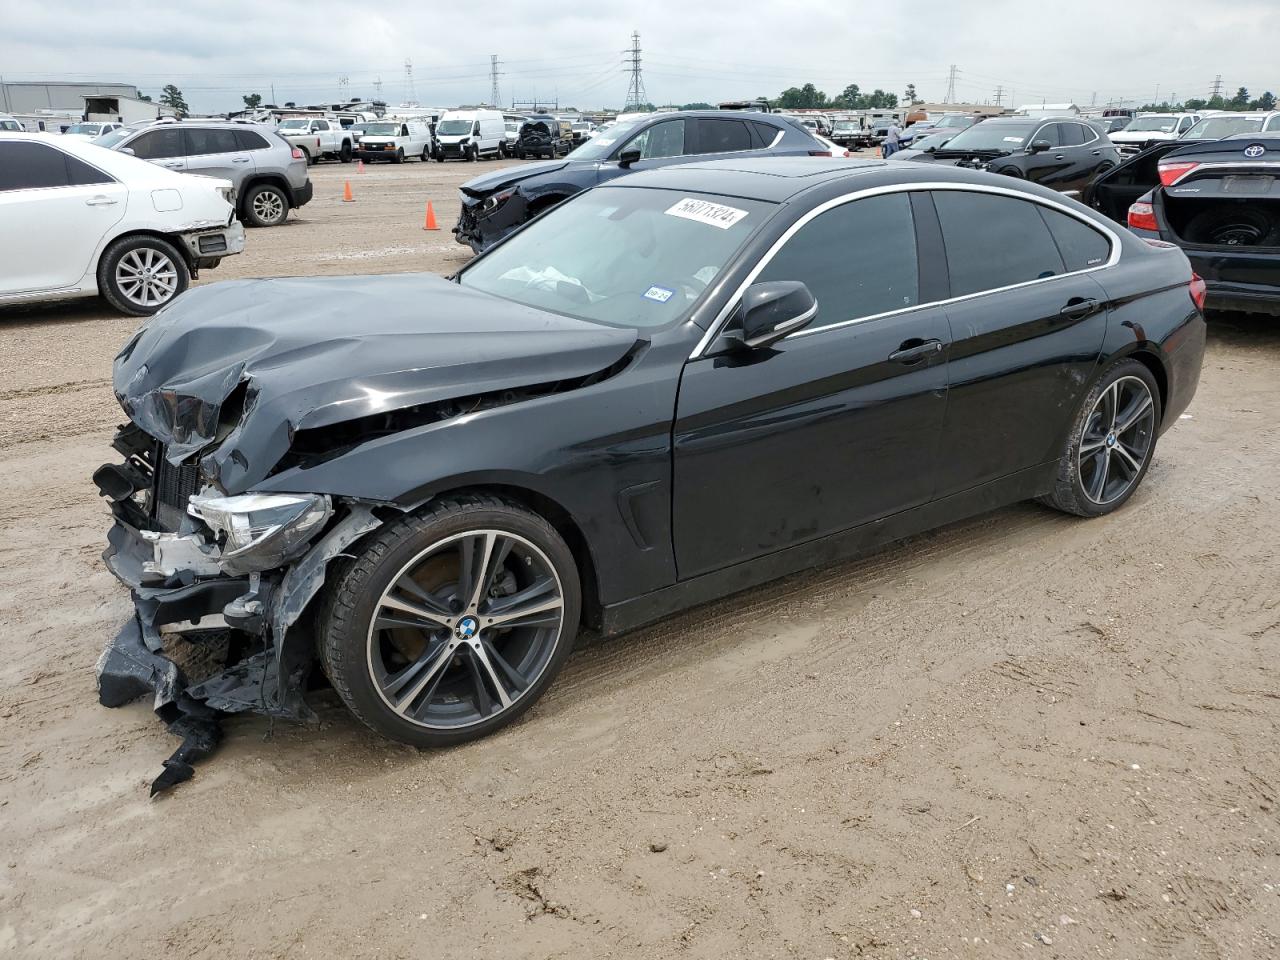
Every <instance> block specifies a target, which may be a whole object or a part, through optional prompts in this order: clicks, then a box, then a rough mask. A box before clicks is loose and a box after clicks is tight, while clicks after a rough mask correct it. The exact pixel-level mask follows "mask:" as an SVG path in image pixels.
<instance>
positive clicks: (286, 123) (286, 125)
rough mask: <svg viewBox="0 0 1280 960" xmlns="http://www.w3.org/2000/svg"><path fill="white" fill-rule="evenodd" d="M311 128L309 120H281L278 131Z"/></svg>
mask: <svg viewBox="0 0 1280 960" xmlns="http://www.w3.org/2000/svg"><path fill="white" fill-rule="evenodd" d="M310 128H311V121H310V120H281V121H280V126H279V129H280V130H309V129H310Z"/></svg>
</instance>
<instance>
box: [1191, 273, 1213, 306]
mask: <svg viewBox="0 0 1280 960" xmlns="http://www.w3.org/2000/svg"><path fill="white" fill-rule="evenodd" d="M1187 291H1188V292H1189V293H1190V294H1191V302H1192V303H1194V304H1195V305H1196V309H1197V310H1199V311H1200V312H1201V313H1203V312H1204V298H1205V296H1207V295H1208V293H1209V288H1208V286H1206V285H1205V282H1204V278H1203V277H1202V276H1200V274H1198V273H1193V274H1191V282H1190V283H1189V284H1188V285H1187Z"/></svg>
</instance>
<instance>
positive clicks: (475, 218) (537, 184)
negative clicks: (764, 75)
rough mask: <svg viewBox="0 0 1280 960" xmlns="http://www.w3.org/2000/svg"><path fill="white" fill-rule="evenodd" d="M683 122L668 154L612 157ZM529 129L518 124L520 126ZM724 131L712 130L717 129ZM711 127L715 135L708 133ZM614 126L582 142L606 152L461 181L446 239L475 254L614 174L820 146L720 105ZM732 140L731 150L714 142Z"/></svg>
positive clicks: (772, 121)
mask: <svg viewBox="0 0 1280 960" xmlns="http://www.w3.org/2000/svg"><path fill="white" fill-rule="evenodd" d="M673 122H674V123H683V124H684V133H683V137H684V149H683V150H682V151H681V152H680V153H679V154H677V155H673V156H656V157H650V158H643V159H638V160H635V161H634V162H626V163H624V162H623V161H622V160H621V159H620V158H621V155H622V153H623V152H624V151H626V150H627V149H629V144H630V143H631V142H632V141H635V140H637V139H638V138H641V137H643V136H646V134H647V133H648V131H650V130H651V129H652V128H653V127H656V126H658V125H659V124H663V123H673ZM525 129H532V127H531V125H530V124H528V123H526V124H525V127H524V128H522V134H521V136H522V137H523V135H524V134H523V130H525ZM721 130H723V131H725V132H723V133H719V131H721ZM712 131H716V132H717V134H718V135H717V136H712ZM615 137H618V131H616V130H613V129H609V130H604V131H602V132H601V133H599V134H597V135H596V136H595V137H594V138H592V139H591V140H588V141H587V142H586V144H585V148H586V149H591V148H592V146H593V145H595V146H597V147H599V146H600V145H604V146H606V147H609V148H611V149H608V150H606V151H604V152H602V153H601V154H600V156H599V157H597V156H596V155H595V153H592V155H591V159H583V158H581V157H578V158H575V156H574V154H570V155H569V156H568V158H567V159H566V160H564V161H562V162H554V163H547V164H538V165H537V166H536V167H533V168H528V167H511V168H507V169H505V170H501V171H498V172H497V173H492V174H484V175H482V176H480V177H477V178H476V179H474V180H469V181H468V182H466V183H464V184H463V185H462V188H461V193H462V197H461V200H462V212H461V214H460V216H459V218H458V223H457V225H456V226H455V227H454V228H453V235H454V238H455V239H456V240H457V241H458V242H459V243H462V244H466V245H467V246H469V247H471V249H472V250H474V251H475V252H477V253H479V252H481V251H483V250H485V249H487V248H488V247H490V246H492V245H493V244H494V243H497V242H498V241H499V240H501V239H503V238H504V237H506V236H507V235H509V234H510V233H511V232H512V231H513V230H516V229H518V228H519V227H520V226H522V225H523V224H524V223H527V222H528V221H529V220H530V219H531V218H532V217H535V216H537V215H538V214H539V213H541V212H542V211H543V210H546V209H549V208H550V207H552V206H554V205H555V204H557V203H560V202H561V201H563V200H566V199H568V198H569V197H571V196H573V195H574V194H575V193H578V192H579V191H581V190H585V189H587V188H589V187H594V186H597V185H599V184H602V183H607V182H609V181H610V180H613V179H616V178H617V177H621V176H626V175H628V174H635V173H641V172H643V171H645V170H653V169H657V168H659V167H664V166H669V165H672V164H679V163H688V162H690V161H692V160H712V159H716V158H721V157H732V156H736V155H741V156H753V157H754V156H775V157H776V156H808V155H809V154H810V153H811V152H816V151H818V150H819V149H821V144H819V143H818V142H817V141H816V140H814V139H813V137H812V136H811V135H810V134H809V133H808V132H806V131H805V129H804V128H803V126H801V125H800V124H799V123H797V122H793V121H792V120H790V119H788V118H786V117H783V116H780V115H775V114H762V113H757V112H754V111H751V112H745V111H744V112H740V113H735V112H731V111H724V110H689V111H680V112H678V113H655V114H654V115H653V116H652V117H650V118H648V119H646V120H644V121H641V122H639V123H637V124H636V125H634V126H628V127H626V130H625V133H624V134H623V135H622V136H621V137H618V140H619V142H617V143H615V142H614V138H615ZM728 143H737V144H738V145H739V148H738V149H733V150H723V149H719V147H721V146H723V145H725V144H728ZM517 149H518V150H521V151H522V152H523V153H524V155H526V156H528V155H533V156H538V155H540V154H541V155H549V151H546V150H545V148H542V149H541V150H540V149H535V148H534V147H526V146H524V145H523V141H521V145H520V146H518V148H517Z"/></svg>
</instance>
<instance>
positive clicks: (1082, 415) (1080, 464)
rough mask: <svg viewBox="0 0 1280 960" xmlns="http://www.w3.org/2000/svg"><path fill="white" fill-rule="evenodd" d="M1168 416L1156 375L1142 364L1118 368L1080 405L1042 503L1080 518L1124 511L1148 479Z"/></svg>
mask: <svg viewBox="0 0 1280 960" xmlns="http://www.w3.org/2000/svg"><path fill="white" fill-rule="evenodd" d="M1162 415H1163V411H1162V409H1161V407H1160V389H1159V387H1158V385H1157V384H1156V379H1155V377H1154V376H1152V375H1151V371H1150V370H1148V369H1147V367H1146V366H1145V365H1144V364H1142V363H1140V362H1139V361H1137V360H1120V361H1119V362H1117V363H1114V364H1112V365H1111V367H1109V368H1108V369H1107V370H1106V371H1105V372H1104V373H1103V374H1102V376H1101V377H1099V378H1098V381H1097V383H1095V384H1094V385H1093V389H1092V390H1090V391H1089V393H1088V394H1087V395H1086V396H1085V399H1084V403H1082V404H1081V405H1080V410H1079V412H1078V413H1077V414H1076V418H1075V420H1074V421H1073V423H1072V426H1071V433H1070V435H1069V436H1068V437H1067V444H1066V448H1065V449H1064V450H1063V451H1062V457H1061V458H1060V459H1059V461H1058V471H1057V476H1056V478H1055V480H1054V487H1053V490H1052V492H1050V493H1049V494H1048V495H1047V496H1045V497H1043V498H1041V502H1042V503H1044V504H1046V505H1048V506H1051V507H1053V508H1054V509H1057V510H1061V511H1063V512H1064V513H1073V514H1075V515H1076V516H1078V517H1101V516H1104V515H1105V514H1108V513H1111V512H1112V511H1113V510H1118V509H1119V508H1120V507H1121V506H1123V505H1124V503H1125V502H1126V501H1127V500H1128V499H1129V498H1130V497H1131V496H1133V494H1134V491H1136V490H1137V489H1138V486H1139V485H1140V484H1141V483H1142V479H1143V477H1145V476H1146V475H1147V468H1148V467H1150V466H1151V460H1152V458H1153V457H1154V456H1155V452H1156V440H1157V438H1158V434H1159V428H1160V419H1161V416H1162ZM1127 421H1132V422H1127Z"/></svg>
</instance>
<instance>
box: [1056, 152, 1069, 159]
mask: <svg viewBox="0 0 1280 960" xmlns="http://www.w3.org/2000/svg"><path fill="white" fill-rule="evenodd" d="M1053 159H1055V160H1065V159H1067V158H1066V157H1064V156H1063V155H1062V154H1060V153H1055V154H1054V155H1053Z"/></svg>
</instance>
